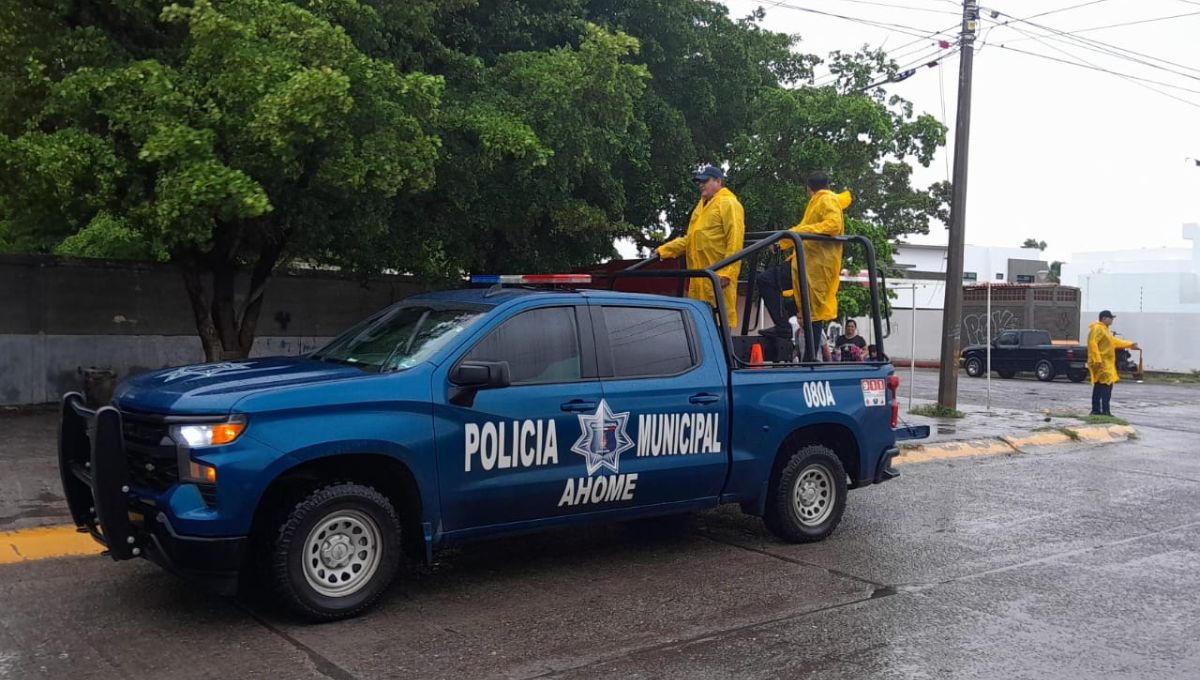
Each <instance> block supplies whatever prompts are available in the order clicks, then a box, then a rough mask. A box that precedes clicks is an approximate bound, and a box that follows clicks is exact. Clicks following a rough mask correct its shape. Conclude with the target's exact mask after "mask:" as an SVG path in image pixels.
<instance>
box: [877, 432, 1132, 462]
mask: <svg viewBox="0 0 1200 680" xmlns="http://www.w3.org/2000/svg"><path fill="white" fill-rule="evenodd" d="M1068 429H1070V431H1071V432H1073V433H1075V435H1076V436H1078V437H1079V439H1080V440H1083V441H1088V442H1115V441H1121V440H1123V439H1128V438H1129V437H1131V436H1133V435H1135V434H1136V433H1137V431H1136V430H1134V429H1133V427H1131V426H1129V425H1099V426H1087V427H1072V428H1068ZM1071 441H1073V439H1072V437H1071V436H1070V435H1068V434H1066V433H1065V432H1037V433H1034V434H1030V435H1026V436H1022V437H998V438H996V439H983V440H974V441H957V442H943V443H940V444H928V445H920V446H914V447H912V448H907V449H903V450H902V452H901V454H900V455H899V456H896V457H895V458H893V459H892V464H893V465H906V464H910V463H924V462H926V461H931V460H946V459H949V458H968V457H973V456H995V455H999V454H1017V453H1021V449H1025V448H1030V447H1034V446H1057V445H1059V444H1066V443H1068V442H1071Z"/></svg>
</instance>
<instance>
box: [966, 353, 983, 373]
mask: <svg viewBox="0 0 1200 680" xmlns="http://www.w3.org/2000/svg"><path fill="white" fill-rule="evenodd" d="M967 375H969V376H971V377H972V378H982V377H983V362H982V361H980V359H979V357H971V358H970V359H967Z"/></svg>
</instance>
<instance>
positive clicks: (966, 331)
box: [962, 309, 1020, 345]
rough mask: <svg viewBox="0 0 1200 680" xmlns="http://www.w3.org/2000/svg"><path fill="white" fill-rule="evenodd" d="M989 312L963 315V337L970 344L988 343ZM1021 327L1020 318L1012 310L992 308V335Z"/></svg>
mask: <svg viewBox="0 0 1200 680" xmlns="http://www.w3.org/2000/svg"><path fill="white" fill-rule="evenodd" d="M987 318H988V316H987V313H986V312H979V313H977V314H966V315H964V316H963V325H962V337H963V340H964V341H965V342H966V344H968V345H986V344H987V343H988V342H989V341H990V338H988V327H987V323H988V322H987ZM1016 328H1020V320H1019V319H1018V318H1017V316H1016V315H1015V314H1013V313H1012V311H1010V310H1007V309H994V310H992V337H993V338H994V337H996V336H997V335H999V334H1000V333H1001V332H1002V331H1009V330H1013V329H1016Z"/></svg>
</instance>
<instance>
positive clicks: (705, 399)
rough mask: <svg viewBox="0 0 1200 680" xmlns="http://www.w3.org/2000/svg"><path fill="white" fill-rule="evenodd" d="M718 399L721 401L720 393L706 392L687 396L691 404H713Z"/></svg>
mask: <svg viewBox="0 0 1200 680" xmlns="http://www.w3.org/2000/svg"><path fill="white" fill-rule="evenodd" d="M718 401H721V397H720V395H717V394H708V393H706V392H701V393H700V394H693V395H692V396H691V397H688V402H690V403H692V404H715V403H717V402H718Z"/></svg>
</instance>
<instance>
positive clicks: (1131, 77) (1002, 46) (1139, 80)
mask: <svg viewBox="0 0 1200 680" xmlns="http://www.w3.org/2000/svg"><path fill="white" fill-rule="evenodd" d="M996 47H998V48H1000V49H1002V50H1008V51H1009V52H1017V53H1019V54H1025V55H1029V56H1031V57H1040V58H1042V59H1049V60H1050V61H1055V62H1058V63H1060V64H1068V65H1070V66H1077V67H1079V68H1085V69H1090V70H1092V71H1098V72H1100V73H1107V74H1109V75H1113V76H1117V77H1118V78H1124V79H1125V80H1128V81H1130V82H1133V83H1134V84H1137V85H1139V86H1141V87H1145V88H1146V89H1148V90H1152V91H1154V92H1157V93H1158V94H1161V95H1163V96H1164V97H1170V98H1171V99H1174V100H1176V101H1178V102H1182V103H1184V104H1187V105H1189V106H1194V107H1196V108H1198V109H1200V103H1196V102H1193V101H1190V100H1188V99H1184V98H1182V97H1176V96H1175V95H1173V94H1171V93H1169V92H1163V91H1162V90H1159V89H1156V88H1154V87H1151V86H1150V85H1148V84H1147V83H1153V84H1155V85H1162V86H1164V87H1170V88H1174V89H1178V90H1184V91H1186V92H1194V93H1196V94H1200V90H1191V89H1188V88H1185V87H1179V86H1178V85H1171V84H1169V83H1163V82H1160V81H1157V80H1149V79H1147V78H1140V77H1138V76H1134V75H1130V74H1128V73H1120V72H1118V71H1113V70H1111V69H1106V68H1104V67H1102V66H1097V65H1095V64H1092V63H1088V62H1079V61H1071V60H1068V59H1060V58H1058V57H1052V56H1050V55H1048V54H1039V53H1037V52H1030V51H1028V50H1022V49H1019V48H1016V47H1009V46H1007V45H1005V44H1003V43H996ZM1072 56H1073V55H1072ZM1076 58H1078V57H1076Z"/></svg>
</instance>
